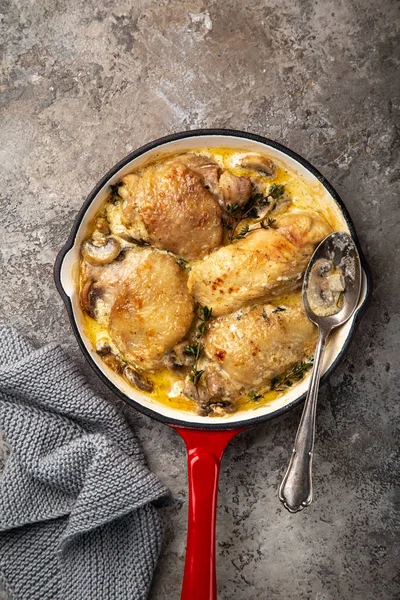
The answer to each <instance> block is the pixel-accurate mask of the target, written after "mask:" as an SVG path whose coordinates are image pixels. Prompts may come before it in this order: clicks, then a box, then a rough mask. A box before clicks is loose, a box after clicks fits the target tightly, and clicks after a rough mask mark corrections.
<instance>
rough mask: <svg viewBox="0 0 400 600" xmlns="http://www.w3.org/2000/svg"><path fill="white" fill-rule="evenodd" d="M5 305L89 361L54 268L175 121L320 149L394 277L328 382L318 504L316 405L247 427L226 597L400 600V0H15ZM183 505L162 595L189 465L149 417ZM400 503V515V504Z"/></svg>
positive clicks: (233, 484) (6, 160)
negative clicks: (295, 483)
mask: <svg viewBox="0 0 400 600" xmlns="http://www.w3.org/2000/svg"><path fill="white" fill-rule="evenodd" d="M2 13H3V14H2V19H1V28H2V30H3V33H2V39H3V40H4V55H3V60H2V67H3V71H4V76H5V77H4V83H3V85H2V88H1V92H2V107H3V108H2V118H1V123H2V124H1V128H0V153H1V160H0V169H1V173H2V175H1V181H2V185H1V190H0V193H1V215H2V217H1V223H0V232H1V255H0V265H1V281H2V285H1V289H0V304H1V314H0V317H1V319H2V320H3V321H6V322H8V323H12V324H13V325H15V326H16V327H18V328H19V329H20V330H22V331H24V332H25V333H26V334H28V335H30V336H31V337H32V338H33V339H34V340H35V341H36V342H38V343H43V342H45V341H47V340H55V339H56V340H60V341H61V342H62V343H63V345H64V346H65V347H67V349H68V350H69V351H70V353H71V355H73V356H74V357H75V358H76V360H78V361H79V362H80V363H81V364H82V367H83V369H84V370H85V371H87V372H88V377H90V379H91V381H92V383H93V385H94V386H96V387H97V388H98V389H99V390H100V391H101V392H102V393H104V394H105V395H110V394H109V392H107V390H106V389H105V388H104V387H103V386H102V384H101V383H100V382H99V381H97V379H96V378H95V376H94V375H92V374H91V372H89V369H88V367H87V366H86V365H85V364H84V361H83V358H82V356H81V355H80V353H79V351H78V348H77V344H76V342H75V340H74V337H73V335H72V331H71V328H70V325H69V322H68V318H67V315H66V312H65V310H64V307H63V304H62V302H61V299H60V298H59V296H58V294H57V292H56V290H55V287H54V284H53V279H52V265H53V262H54V258H55V256H56V253H57V251H58V249H59V248H60V247H61V246H62V244H63V243H64V241H65V240H66V238H67V236H68V233H69V230H70V227H71V224H72V221H73V219H74V216H75V214H76V212H77V210H78V209H79V208H80V206H81V204H82V202H83V200H84V198H85V197H86V195H87V194H88V192H89V191H90V190H91V188H92V187H93V186H94V184H95V183H96V182H97V181H98V180H99V178H100V177H101V176H102V175H103V174H104V173H105V172H106V171H107V170H108V169H109V167H110V166H112V165H113V164H114V163H115V162H117V161H118V160H119V159H121V158H122V157H123V156H125V155H126V154H127V153H128V152H130V151H131V150H133V149H134V148H136V147H138V146H140V145H141V144H143V143H145V142H148V141H150V140H152V139H155V138H158V137H160V136H162V135H166V134H168V133H171V132H175V131H180V130H186V129H193V128H200V127H225V128H235V129H244V130H248V131H252V132H255V133H259V134H262V135H265V136H267V137H270V138H272V139H276V140H278V141H280V142H282V143H284V144H285V145H287V146H289V147H290V148H292V149H293V150H295V151H296V152H298V153H300V154H302V155H303V156H304V157H305V158H307V159H308V160H309V161H311V162H312V163H313V164H314V165H315V166H316V167H317V168H318V169H319V170H320V171H321V172H322V173H323V174H324V175H325V176H326V177H327V178H328V179H329V180H330V181H331V183H332V184H333V185H334V187H336V189H337V190H338V192H339V193H340V194H341V196H342V197H343V199H344V201H345V203H346V204H347V206H348V208H349V211H350V213H351V215H352V217H353V220H354V223H355V225H356V228H357V230H358V233H359V237H360V240H361V244H362V247H363V249H364V251H365V254H366V257H367V259H368V261H369V263H370V265H371V269H372V271H373V276H374V282H375V290H374V296H373V301H372V304H371V306H370V308H369V311H368V313H367V315H366V316H365V318H364V320H363V322H362V324H361V326H360V328H359V331H358V333H357V335H356V337H355V339H354V342H353V344H352V346H351V348H350V349H349V351H348V353H347V356H346V359H345V360H344V362H343V363H342V364H341V365H340V367H339V368H338V369H337V371H336V372H335V374H334V375H333V376H332V377H331V379H330V381H329V383H327V384H326V385H324V386H323V388H322V389H321V393H320V403H319V412H318V432H317V439H316V454H315V501H314V504H313V505H312V506H311V507H310V508H309V509H308V510H306V511H304V512H302V513H301V514H297V515H295V516H293V515H290V514H288V513H287V512H286V511H285V510H284V509H283V508H282V507H281V505H280V503H279V501H278V499H277V487H278V484H279V482H280V479H281V476H282V473H283V470H284V467H285V465H286V464H287V462H288V457H289V453H290V450H291V445H292V442H293V439H294V435H295V431H296V427H297V424H298V421H299V417H300V413H301V408H300V407H299V408H297V409H296V410H293V411H292V412H291V413H289V414H286V415H284V416H283V417H281V418H278V419H276V420H274V421H272V422H269V423H265V424H263V425H259V426H257V427H255V428H253V429H251V430H249V431H247V432H245V433H243V434H242V435H241V436H240V437H238V438H236V439H235V440H234V442H233V443H232V444H231V445H230V446H229V448H228V450H227V452H226V455H225V458H224V460H223V465H222V473H221V482H220V495H219V504H218V543H217V552H218V573H219V575H218V588H219V598H220V599H221V600H228V599H229V600H231V599H232V598H234V599H235V600H259V599H264V598H265V599H266V598H268V600H302V599H315V600H317V599H318V600H341V599H344V600H347V599H351V600H361V599H362V600H373V599H374V600H375V599H377V598H379V599H380V600H395V599H397V598H399V597H400V579H399V571H398V565H399V545H398V542H399V529H400V527H399V490H398V488H397V489H396V487H395V484H396V477H397V476H398V472H399V408H398V407H399V404H398V401H399V397H398V396H399V395H398V385H397V376H398V361H399V359H398V352H399V350H398V345H397V348H396V342H398V340H399V309H398V305H399V301H398V293H399V275H398V271H397V272H396V271H395V267H396V262H397V263H398V262H399V260H400V257H399V247H400V243H399V229H398V228H399V215H400V212H399V192H400V190H399V173H400V163H399V130H398V126H399V75H398V73H399V71H398V66H399V57H400V53H399V47H398V38H397V39H396V30H397V29H398V24H399V19H400V18H399V5H398V3H397V2H395V0H381V1H380V2H376V1H375V0H364V1H363V0H353V1H352V2H349V1H347V0H337V2H335V3H333V2H329V1H328V0H317V1H315V0H313V1H311V0H294V1H293V2H276V1H273V0H263V1H262V0H243V1H240V0H237V1H234V0H226V1H225V2H217V0H210V2H203V1H200V0H183V1H179V2H178V1H176V2H169V1H167V0H160V1H157V2H155V1H154V0H149V1H146V0H138V1H136V2H134V3H133V2H124V1H121V0H115V1H113V2H109V1H106V0H100V1H99V2H95V1H94V0H88V1H87V2H85V3H83V2H78V0H69V1H68V2H66V1H65V0H59V1H57V2H50V1H48V0H40V1H38V2H34V3H32V2H28V1H27V0H21V2H19V3H16V2H12V3H7V2H5V3H4V7H3V9H2ZM131 418H132V421H134V422H135V423H136V428H137V431H138V434H139V436H140V438H141V440H142V442H143V445H144V448H145V451H146V454H147V457H148V460H149V463H150V465H151V467H152V468H153V469H154V470H155V471H156V472H157V473H158V474H159V476H160V477H161V478H162V479H163V481H165V483H166V484H167V485H169V486H170V487H171V489H172V491H173V493H174V494H175V496H177V497H179V498H181V499H182V502H181V503H179V504H177V505H176V506H175V507H174V508H169V509H164V518H165V523H166V539H165V544H164V549H163V553H162V557H161V560H160V563H159V566H158V568H157V572H156V576H155V579H154V584H153V587H152V591H151V595H150V598H151V600H161V599H172V600H174V599H175V598H179V590H180V585H181V578H182V571H183V561H184V551H185V536H186V509H187V492H186V469H185V462H186V459H185V453H184V448H183V444H182V442H181V440H180V439H179V438H178V436H177V435H176V434H175V433H174V432H173V431H172V430H170V429H169V428H167V427H165V426H163V425H161V424H159V423H157V422H155V421H152V420H150V419H148V418H146V417H144V416H142V415H140V414H138V413H133V412H132V414H131ZM396 511H397V512H396Z"/></svg>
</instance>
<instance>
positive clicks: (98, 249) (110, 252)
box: [82, 236, 121, 265]
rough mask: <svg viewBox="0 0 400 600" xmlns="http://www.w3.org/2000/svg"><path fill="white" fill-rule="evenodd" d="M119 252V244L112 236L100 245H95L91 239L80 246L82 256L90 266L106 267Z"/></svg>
mask: <svg viewBox="0 0 400 600" xmlns="http://www.w3.org/2000/svg"><path fill="white" fill-rule="evenodd" d="M120 252H121V244H120V243H119V241H118V240H117V239H116V238H114V237H112V236H110V237H108V238H104V243H103V244H101V245H97V244H96V243H95V241H94V240H93V239H89V240H86V241H85V242H83V244H82V256H83V258H84V259H85V260H87V261H88V262H89V263H91V264H92V265H106V264H107V263H110V262H112V261H113V260H115V259H116V258H117V256H118V254H119V253H120Z"/></svg>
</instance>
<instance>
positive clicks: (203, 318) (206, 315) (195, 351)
mask: <svg viewBox="0 0 400 600" xmlns="http://www.w3.org/2000/svg"><path fill="white" fill-rule="evenodd" d="M197 316H198V318H199V324H198V328H197V334H196V340H197V341H196V342H195V343H194V344H190V345H188V346H185V347H184V349H183V352H184V354H186V355H187V356H193V357H194V365H193V367H192V369H191V371H190V373H189V379H190V381H191V382H192V383H193V384H194V385H195V386H196V387H197V385H198V383H199V381H200V379H201V376H202V375H203V373H204V370H201V369H198V368H197V364H198V362H199V358H200V357H201V355H202V354H203V349H204V344H203V341H202V340H203V338H204V334H205V333H206V331H207V325H208V322H209V321H210V320H211V317H212V308H208V306H200V307H199V309H198V311H197Z"/></svg>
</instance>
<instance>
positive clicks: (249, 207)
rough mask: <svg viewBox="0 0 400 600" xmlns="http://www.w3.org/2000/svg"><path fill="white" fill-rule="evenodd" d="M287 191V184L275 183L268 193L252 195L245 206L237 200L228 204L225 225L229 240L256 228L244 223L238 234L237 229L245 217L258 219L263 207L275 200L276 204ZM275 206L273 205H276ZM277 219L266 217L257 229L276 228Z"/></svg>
mask: <svg viewBox="0 0 400 600" xmlns="http://www.w3.org/2000/svg"><path fill="white" fill-rule="evenodd" d="M284 193H285V186H284V185H283V184H278V183H273V184H272V185H271V186H270V188H269V190H268V193H267V195H264V194H260V193H258V192H257V193H254V194H252V195H251V196H250V199H249V201H248V202H246V204H245V205H244V206H239V204H237V202H235V203H233V204H228V205H227V206H226V216H225V225H226V228H227V229H228V231H229V241H230V242H232V241H233V240H240V239H242V238H244V237H245V236H246V235H247V233H249V231H254V229H250V228H249V226H248V225H247V224H246V225H244V226H243V227H242V228H241V230H240V232H239V233H238V234H237V233H236V231H237V229H238V227H239V225H240V223H241V222H242V221H244V220H245V219H257V218H258V216H259V211H260V210H261V209H262V208H265V207H266V206H268V205H270V204H271V202H273V201H275V202H273V204H274V206H275V205H276V200H279V199H280V198H282V196H283V195H284ZM274 206H273V207H274ZM274 223H275V220H274V219H270V218H269V217H268V218H266V219H262V220H261V221H260V226H259V227H257V228H256V229H269V228H272V229H275V226H274Z"/></svg>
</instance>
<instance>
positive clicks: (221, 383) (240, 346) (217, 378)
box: [185, 303, 317, 409]
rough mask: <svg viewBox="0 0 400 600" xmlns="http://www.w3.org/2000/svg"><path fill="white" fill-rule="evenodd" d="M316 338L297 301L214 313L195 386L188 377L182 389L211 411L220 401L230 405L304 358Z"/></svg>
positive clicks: (312, 347)
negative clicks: (199, 375) (292, 303)
mask: <svg viewBox="0 0 400 600" xmlns="http://www.w3.org/2000/svg"><path fill="white" fill-rule="evenodd" d="M316 338H317V329H316V327H315V325H313V323H311V321H309V320H308V318H307V316H306V314H305V312H304V309H303V307H302V305H301V304H300V303H299V304H298V305H297V306H291V307H279V309H277V307H276V306H273V305H271V304H261V305H258V306H255V307H253V308H249V307H247V308H244V309H240V310H239V311H237V312H234V313H232V314H230V315H225V316H223V317H219V318H218V319H215V321H213V322H212V323H211V325H210V327H209V331H208V333H207V335H206V338H205V345H204V357H203V359H202V360H201V362H200V363H199V368H201V369H202V370H203V371H204V373H203V376H202V378H201V380H200V384H199V385H198V386H197V388H195V387H194V386H193V385H192V384H191V382H190V381H187V384H186V388H185V391H186V393H187V394H188V395H189V396H191V397H193V398H194V399H195V400H197V402H199V404H200V406H208V407H209V406H210V405H211V409H214V408H215V407H214V406H213V405H217V404H218V402H221V401H223V402H225V403H228V404H229V403H231V406H233V407H234V401H235V399H236V398H237V397H238V396H240V395H241V394H243V393H246V392H249V391H251V390H260V389H262V388H263V389H264V390H265V389H268V387H269V386H270V384H271V381H272V379H273V378H274V377H276V376H278V375H281V374H282V373H285V372H287V371H288V370H290V369H291V368H292V367H293V366H294V365H295V364H297V363H298V362H299V361H301V360H303V359H305V358H308V357H309V356H310V355H311V354H312V353H313V349H314V347H315V343H316ZM225 409H226V407H225Z"/></svg>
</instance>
